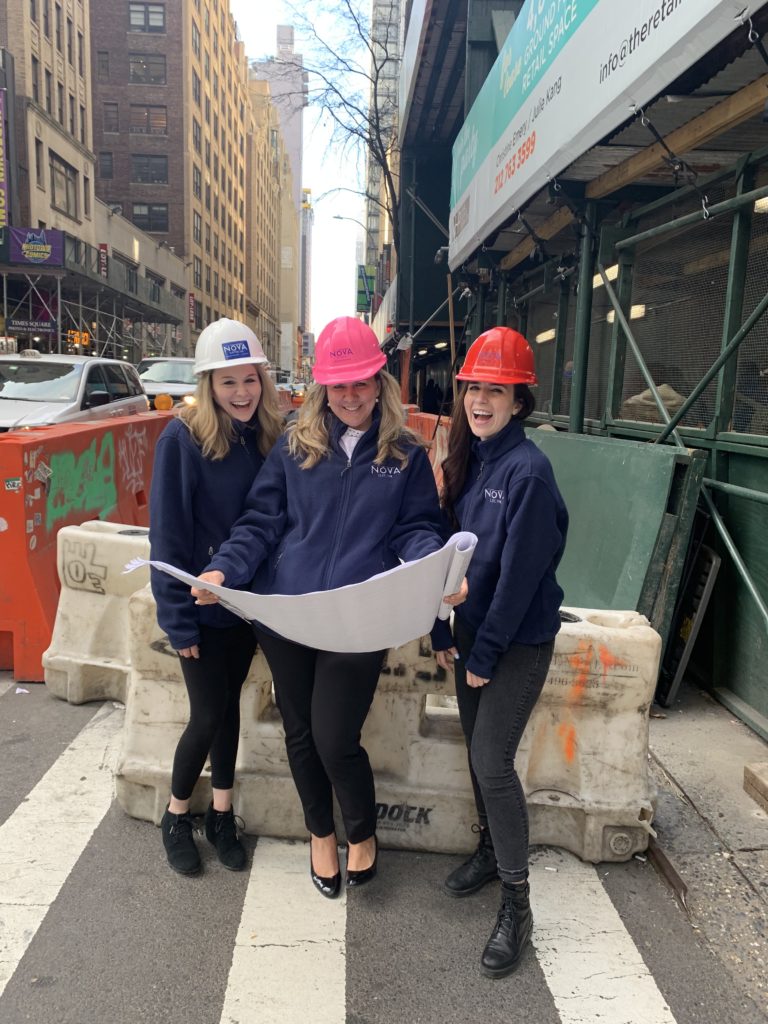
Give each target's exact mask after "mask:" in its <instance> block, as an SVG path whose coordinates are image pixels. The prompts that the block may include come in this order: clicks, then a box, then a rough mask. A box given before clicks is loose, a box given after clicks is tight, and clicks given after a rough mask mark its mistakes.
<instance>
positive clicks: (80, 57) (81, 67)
mask: <svg viewBox="0 0 768 1024" xmlns="http://www.w3.org/2000/svg"><path fill="white" fill-rule="evenodd" d="M77 73H78V74H79V75H84V74H85V43H84V41H83V33H82V32H78V33H77Z"/></svg>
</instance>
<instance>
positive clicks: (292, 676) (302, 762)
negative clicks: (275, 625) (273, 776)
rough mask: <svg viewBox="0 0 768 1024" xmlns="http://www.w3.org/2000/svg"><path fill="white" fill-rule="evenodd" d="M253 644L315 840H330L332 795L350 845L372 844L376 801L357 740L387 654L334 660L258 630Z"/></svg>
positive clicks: (325, 653) (330, 655)
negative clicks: (270, 686)
mask: <svg viewBox="0 0 768 1024" xmlns="http://www.w3.org/2000/svg"><path fill="white" fill-rule="evenodd" d="M256 636H257V638H258V641H259V645H260V647H261V649H262V651H263V652H264V656H265V657H266V659H267V661H268V662H269V667H270V669H271V670H272V679H273V681H274V684H275V699H276V701H277V706H278V708H279V709H280V714H281V715H282V718H283V726H284V728H285V748H286V752H287V754H288V763H289V765H290V767H291V774H292V775H293V781H294V782H295V784H296V789H297V790H298V793H299V798H300V799H301V804H302V807H303V808H304V822H305V824H306V826H307V829H308V830H309V831H310V832H312V833H313V834H314V835H316V836H318V837H323V836H328V835H331V833H332V832H334V830H335V825H334V821H333V793H335V794H336V799H337V800H338V802H339V808H340V810H341V816H342V818H343V820H344V829H345V831H346V833H347V841H348V842H350V843H361V842H363V840H365V839H369V838H370V837H371V836H372V835H373V834H374V832H375V831H376V796H375V792H374V784H373V772H372V771H371V765H370V762H369V760H368V754H367V753H366V752H365V749H364V748H363V747H362V746H361V745H360V732H361V730H362V728H363V723H364V722H365V718H366V715H367V714H368V710H369V709H370V706H371V702H372V701H373V695H374V693H375V691H376V685H377V683H378V681H379V673H380V672H381V665H382V662H383V660H384V655H385V653H386V652H385V651H374V652H372V653H370V654H334V653H332V652H330V651H316V650H314V649H313V648H311V647H303V646H302V645H301V644H295V643H293V642H291V641H290V640H285V639H283V638H282V637H277V636H273V635H272V634H270V633H266V632H265V631H264V630H262V629H259V628H257V629H256Z"/></svg>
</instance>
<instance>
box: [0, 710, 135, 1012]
mask: <svg viewBox="0 0 768 1024" xmlns="http://www.w3.org/2000/svg"><path fill="white" fill-rule="evenodd" d="M123 717H124V716H123V714H122V713H121V712H119V711H116V710H115V709H114V708H113V707H111V706H109V705H107V706H106V707H102V708H100V710H99V711H98V712H97V713H96V714H95V715H94V716H93V718H92V719H91V720H90V722H89V723H88V725H86V726H85V728H84V729H82V730H81V732H80V733H79V734H78V735H77V736H76V737H75V739H74V740H73V741H72V743H70V745H69V746H68V747H67V749H66V750H65V751H64V753H63V754H62V755H61V757H59V758H58V760H57V761H56V762H55V764H53V765H52V766H51V768H50V769H49V770H48V771H47V772H46V773H45V775H44V776H43V777H42V779H41V780H40V781H39V782H38V784H37V785H36V786H35V787H34V789H33V790H32V791H31V792H30V793H29V795H28V797H27V798H26V800H25V801H24V802H23V803H21V804H19V806H18V807H17V808H16V810H15V811H14V812H13V814H12V815H11V816H10V817H9V818H8V819H7V820H6V821H5V822H4V823H3V824H2V825H0V994H2V993H3V991H4V990H5V986H6V985H7V984H8V981H9V980H10V978H11V977H12V975H13V972H14V971H15V970H16V967H17V966H18V964H19V961H20V960H21V958H22V957H23V956H24V953H25V951H26V949H27V947H28V946H29V944H30V942H31V941H32V939H33V938H34V937H35V933H36V932H37V930H38V928H39V927H40V925H41V924H42V922H43V919H44V918H45V915H46V914H47V913H48V908H49V907H50V906H51V904H52V903H53V901H54V900H55V899H56V897H57V896H58V894H59V891H60V889H61V887H62V886H63V884H64V882H65V881H66V879H67V876H68V875H69V873H70V871H71V870H72V868H73V867H74V866H75V864H76V863H77V860H78V858H79V857H80V855H81V853H82V852H83V850H84V849H85V847H86V846H87V845H88V842H89V841H90V838H91V836H92V835H93V833H94V831H95V830H96V827H97V826H98V824H99V822H100V821H101V820H102V818H103V817H104V815H105V814H106V813H107V811H108V810H109V806H110V804H111V802H112V794H113V788H114V787H113V781H112V774H113V771H114V763H115V760H116V757H117V753H118V748H119V742H120V734H121V730H122V725H123Z"/></svg>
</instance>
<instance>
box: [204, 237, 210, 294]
mask: <svg viewBox="0 0 768 1024" xmlns="http://www.w3.org/2000/svg"><path fill="white" fill-rule="evenodd" d="M205 251H206V252H208V253H209V252H210V251H211V225H210V224H206V225H205ZM210 290H211V289H210V287H209V288H208V291H210Z"/></svg>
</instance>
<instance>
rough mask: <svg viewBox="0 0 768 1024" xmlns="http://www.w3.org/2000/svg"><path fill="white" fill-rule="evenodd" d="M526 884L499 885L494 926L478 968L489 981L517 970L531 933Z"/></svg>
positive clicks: (530, 916) (531, 918)
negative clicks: (499, 892) (497, 911)
mask: <svg viewBox="0 0 768 1024" xmlns="http://www.w3.org/2000/svg"><path fill="white" fill-rule="evenodd" d="M529 894H530V889H529V886H528V883H527V882H525V883H524V884H523V885H507V883H504V884H502V886H501V907H500V908H499V913H498V915H497V917H496V927H495V928H494V929H493V931H492V932H491V937H490V939H488V942H487V943H486V946H485V949H484V950H483V955H482V957H481V960H480V966H481V970H482V972H483V974H486V975H488V977H489V978H503V977H504V975H505V974H509V973H510V972H511V971H514V969H515V968H516V967H517V965H518V963H519V962H520V956H521V955H522V952H523V950H524V949H525V946H526V943H527V942H528V941H529V939H530V937H531V932H532V931H533V915H532V914H531V904H530V902H529Z"/></svg>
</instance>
